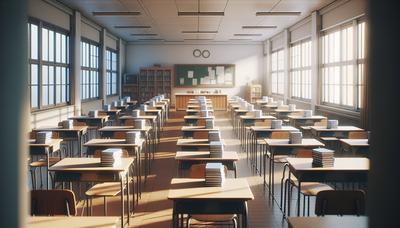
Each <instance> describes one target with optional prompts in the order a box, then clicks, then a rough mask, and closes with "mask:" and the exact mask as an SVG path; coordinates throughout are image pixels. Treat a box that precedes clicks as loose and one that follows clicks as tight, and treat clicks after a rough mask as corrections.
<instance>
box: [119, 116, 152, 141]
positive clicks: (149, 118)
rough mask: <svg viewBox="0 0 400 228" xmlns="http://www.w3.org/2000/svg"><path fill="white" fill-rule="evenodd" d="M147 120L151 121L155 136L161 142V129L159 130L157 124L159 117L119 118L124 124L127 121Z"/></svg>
mask: <svg viewBox="0 0 400 228" xmlns="http://www.w3.org/2000/svg"><path fill="white" fill-rule="evenodd" d="M136 119H138V120H146V121H149V122H150V124H151V126H152V127H153V131H154V134H155V137H156V139H157V142H158V143H159V142H160V129H159V128H158V124H157V116H154V115H140V116H138V117H134V116H121V117H120V118H119V121H120V122H121V123H122V124H124V123H125V121H126V120H136Z"/></svg>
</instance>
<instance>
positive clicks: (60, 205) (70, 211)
mask: <svg viewBox="0 0 400 228" xmlns="http://www.w3.org/2000/svg"><path fill="white" fill-rule="evenodd" d="M75 202H76V201H75V194H74V192H72V191H71V190H60V189H52V190H32V191H31V214H32V215H39V216H48V215H67V216H70V215H76V205H75Z"/></svg>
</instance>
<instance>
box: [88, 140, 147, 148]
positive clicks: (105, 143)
mask: <svg viewBox="0 0 400 228" xmlns="http://www.w3.org/2000/svg"><path fill="white" fill-rule="evenodd" d="M143 142H144V139H140V140H139V142H137V143H136V144H128V143H126V140H125V139H91V140H89V141H88V142H86V143H85V144H84V146H87V147H90V146H94V147H140V146H142V145H143Z"/></svg>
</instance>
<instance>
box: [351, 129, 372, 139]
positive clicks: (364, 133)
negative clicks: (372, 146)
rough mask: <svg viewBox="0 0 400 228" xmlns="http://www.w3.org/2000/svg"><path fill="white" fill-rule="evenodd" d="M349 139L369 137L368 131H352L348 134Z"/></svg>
mask: <svg viewBox="0 0 400 228" xmlns="http://www.w3.org/2000/svg"><path fill="white" fill-rule="evenodd" d="M348 138H349V139H368V131H351V132H349V134H348Z"/></svg>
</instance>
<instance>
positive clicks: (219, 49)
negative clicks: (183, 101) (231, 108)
mask: <svg viewBox="0 0 400 228" xmlns="http://www.w3.org/2000/svg"><path fill="white" fill-rule="evenodd" d="M196 48H198V49H200V50H204V49H207V50H209V51H210V53H211V55H210V57H209V58H207V59H205V58H196V57H194V56H193V50H194V49H196ZM153 64H161V65H162V66H173V65H174V64H235V65H236V66H235V69H236V72H235V87H234V88H223V89H221V91H222V93H227V94H228V95H230V96H232V95H240V96H244V95H245V94H244V92H245V86H246V84H247V83H261V81H262V80H261V79H262V78H261V77H262V75H263V46H262V44H261V43H260V44H252V45H234V44H219V45H186V44H171V45H170V44H160V45H150V44H142V45H140V44H129V45H127V49H126V70H127V73H138V72H139V70H140V68H141V67H151V66H153ZM187 90H188V88H174V89H173V93H174V92H175V93H178V92H185V91H187ZM198 90H207V89H206V88H198ZM208 90H210V91H214V90H215V88H214V89H213V88H210V89H208ZM172 102H174V97H172Z"/></svg>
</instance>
